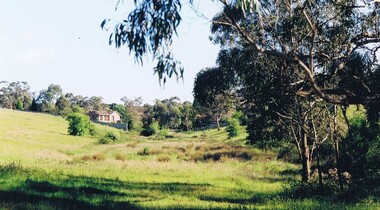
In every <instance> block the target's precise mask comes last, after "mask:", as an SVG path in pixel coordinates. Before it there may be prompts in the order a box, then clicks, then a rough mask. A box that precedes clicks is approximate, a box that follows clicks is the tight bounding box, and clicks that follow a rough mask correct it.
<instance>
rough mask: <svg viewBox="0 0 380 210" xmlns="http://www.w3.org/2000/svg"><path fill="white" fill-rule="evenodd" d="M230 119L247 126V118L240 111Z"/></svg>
mask: <svg viewBox="0 0 380 210" xmlns="http://www.w3.org/2000/svg"><path fill="white" fill-rule="evenodd" d="M232 118H235V119H237V120H239V123H240V125H247V123H248V117H247V115H245V114H244V112H242V111H237V112H235V113H234V114H233V115H232Z"/></svg>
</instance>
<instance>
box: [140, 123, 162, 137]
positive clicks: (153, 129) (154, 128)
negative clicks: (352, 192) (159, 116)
mask: <svg viewBox="0 0 380 210" xmlns="http://www.w3.org/2000/svg"><path fill="white" fill-rule="evenodd" d="M159 131H160V126H159V124H158V122H157V121H154V122H152V123H151V124H150V125H148V126H147V127H146V128H144V129H143V131H142V132H141V134H142V135H144V136H152V135H155V134H158V132H159Z"/></svg>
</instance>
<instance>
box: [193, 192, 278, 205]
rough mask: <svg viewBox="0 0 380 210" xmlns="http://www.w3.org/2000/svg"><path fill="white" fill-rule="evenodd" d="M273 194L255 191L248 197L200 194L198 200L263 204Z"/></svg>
mask: <svg viewBox="0 0 380 210" xmlns="http://www.w3.org/2000/svg"><path fill="white" fill-rule="evenodd" d="M272 196H273V195H268V194H264V193H255V195H253V196H251V197H250V198H246V199H242V198H230V197H217V196H200V197H199V199H200V200H204V201H215V202H227V203H232V204H241V205H243V204H264V203H267V202H268V201H269V200H270V199H271V198H272Z"/></svg>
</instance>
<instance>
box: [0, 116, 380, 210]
mask: <svg viewBox="0 0 380 210" xmlns="http://www.w3.org/2000/svg"><path fill="white" fill-rule="evenodd" d="M97 129H98V130H101V132H103V133H106V132H108V131H112V132H120V131H118V130H115V129H113V128H110V127H104V126H97ZM245 135H246V134H245V133H243V134H242V135H240V136H238V137H236V138H234V139H228V137H227V133H226V132H225V130H224V129H221V130H220V131H217V130H210V131H206V132H204V131H197V132H188V133H186V134H184V133H173V136H174V138H169V139H165V140H155V139H154V138H145V137H138V136H136V134H126V133H122V136H123V139H122V140H120V141H118V142H115V143H112V144H107V145H100V144H98V143H97V139H96V138H89V137H73V136H69V135H67V122H66V121H65V120H64V119H63V118H60V117H56V116H51V115H47V114H40V113H28V112H17V111H10V110H4V109H0V209H3V208H4V209H72V208H74V206H75V207H76V208H77V209H126V208H132V209H137V208H154V209H157V208H163V209H181V208H184V209H231V208H233V209H235V208H248V209H283V208H285V209H332V208H333V209H347V208H348V209H350V208H352V209H357V208H359V209H360V208H363V209H366V208H370V209H371V208H374V209H376V207H380V206H379V204H378V203H370V204H369V203H361V204H349V205H348V204H344V203H329V202H325V201H318V200H313V199H303V200H296V199H290V198H285V197H281V193H282V192H283V190H284V189H285V188H286V187H289V182H288V181H289V180H298V179H299V177H297V176H294V175H286V176H285V175H281V172H282V171H297V170H299V167H298V166H296V165H293V164H289V163H284V162H281V161H277V160H276V159H275V156H274V153H273V152H271V151H266V152H264V151H261V150H258V149H255V148H250V147H246V146H244V147H242V145H243V144H244V142H243V139H244V138H245ZM216 147H220V148H221V150H227V149H228V148H229V149H230V150H233V149H237V150H240V149H249V150H250V151H252V154H253V157H252V159H250V160H243V159H238V158H230V157H227V156H226V157H224V156H223V157H222V158H221V159H220V160H218V161H213V160H205V161H193V160H192V159H191V156H192V155H193V154H194V153H196V152H199V151H202V152H207V151H208V150H213V149H215V148H216ZM144 148H148V150H150V151H151V154H149V155H138V153H139V151H141V150H143V149H144ZM197 148H198V150H197ZM166 156H167V157H168V159H166V158H162V157H166ZM163 159H165V160H163Z"/></svg>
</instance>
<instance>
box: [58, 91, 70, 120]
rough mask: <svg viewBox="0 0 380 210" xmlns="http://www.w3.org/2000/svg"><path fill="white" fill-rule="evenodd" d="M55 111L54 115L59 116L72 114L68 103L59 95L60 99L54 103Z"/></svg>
mask: <svg viewBox="0 0 380 210" xmlns="http://www.w3.org/2000/svg"><path fill="white" fill-rule="evenodd" d="M55 110H56V113H57V114H58V115H61V116H67V115H68V114H70V113H71V112H72V109H71V106H70V102H69V100H67V98H66V97H65V96H64V95H61V97H59V98H58V100H57V102H56V103H55Z"/></svg>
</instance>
